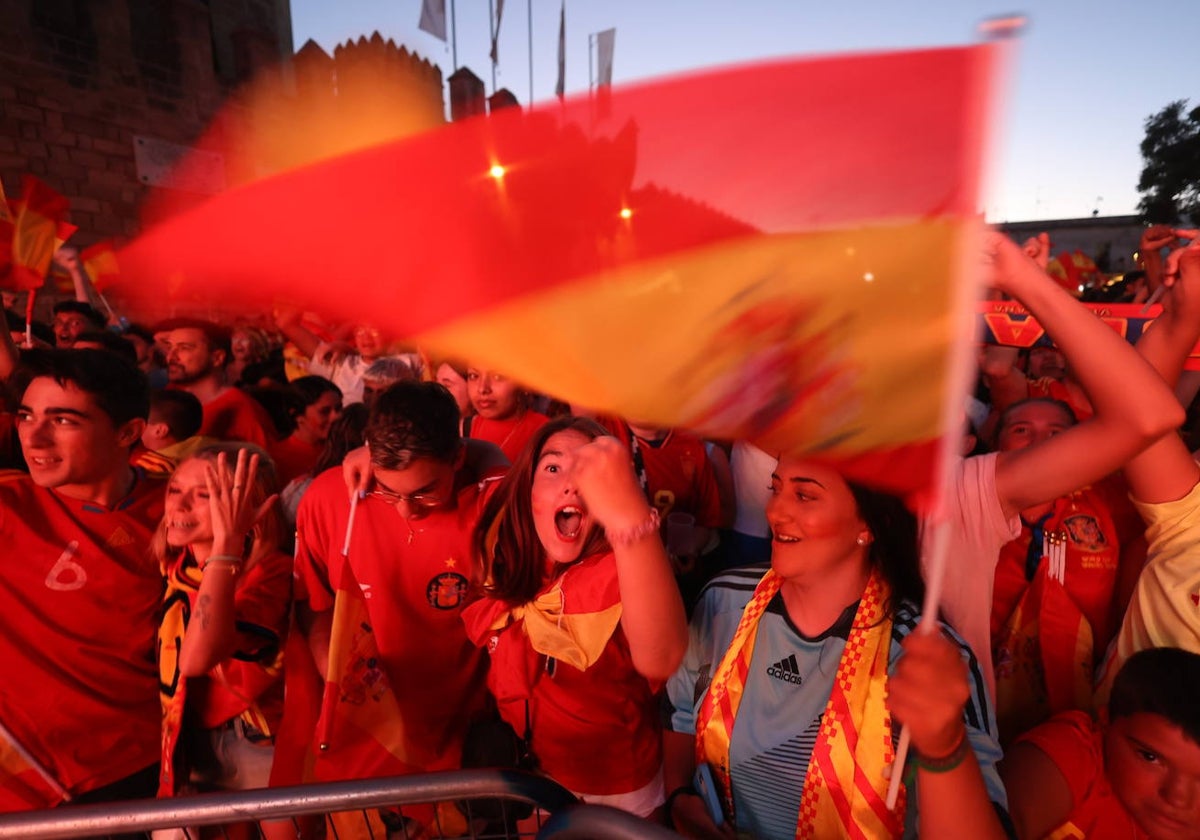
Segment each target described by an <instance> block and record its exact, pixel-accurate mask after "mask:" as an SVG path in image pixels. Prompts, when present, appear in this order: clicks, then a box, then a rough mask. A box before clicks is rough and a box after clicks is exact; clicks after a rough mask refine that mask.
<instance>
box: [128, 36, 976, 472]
mask: <svg viewBox="0 0 1200 840" xmlns="http://www.w3.org/2000/svg"><path fill="white" fill-rule="evenodd" d="M996 49H997V47H996V46H995V45H979V46H971V47H960V48H945V49H936V50H926V51H919V52H892V53H881V54H863V55H854V56H834V57H826V58H815V59H807V60H794V61H781V62H773V63H764V64H758V65H753V66H746V67H737V68H733V69H726V70H722V71H719V72H713V73H708V74H703V75H695V76H689V77H681V78H674V79H670V80H667V81H661V82H656V83H652V84H644V85H639V86H634V87H629V88H625V89H623V90H615V91H614V92H613V93H612V96H611V101H610V103H609V104H608V107H607V110H606V111H605V112H604V115H603V116H601V114H600V113H599V112H598V110H597V109H595V108H594V107H593V103H592V102H591V101H589V100H587V99H579V100H575V101H571V100H568V101H567V102H566V103H565V104H564V105H561V106H560V105H559V104H558V103H553V104H551V105H549V106H545V107H541V108H535V109H533V110H531V111H521V110H519V109H509V110H505V111H501V112H497V113H495V114H493V115H491V116H489V117H481V118H475V119H472V120H468V121H465V122H461V123H456V124H453V125H449V126H445V127H443V128H439V129H436V130H433V131H430V132H427V133H423V134H419V135H416V136H412V137H407V138H403V139H400V140H396V141H394V142H386V143H381V144H379V145H376V146H373V147H371V148H367V149H363V150H360V151H357V152H353V153H350V154H347V155H342V156H339V157H335V158H331V159H326V160H323V161H319V162H316V163H312V164H309V165H306V166H304V167H300V168H296V169H293V170H291V171H288V172H283V173H279V174H277V175H274V176H272V177H270V178H268V179H265V180H262V181H258V182H255V183H252V184H248V185H242V186H239V187H237V188H235V189H233V190H230V191H229V192H226V193H224V194H222V195H220V196H217V197H215V198H214V199H212V200H210V201H209V202H207V203H206V204H203V205H201V206H199V207H197V208H194V209H192V210H190V211H187V212H185V213H183V214H181V215H179V216H177V217H175V218H173V219H171V220H169V221H167V222H164V223H162V224H160V225H158V226H157V227H155V228H153V229H151V230H150V231H148V233H147V234H145V235H144V236H142V237H141V238H140V239H139V240H137V241H135V242H134V243H133V244H132V245H131V246H130V247H129V248H127V249H125V251H124V252H123V253H122V254H121V255H120V256H121V265H122V269H123V273H124V274H125V275H127V276H138V275H140V276H141V277H143V278H144V279H145V281H146V282H139V283H136V284H131V285H133V286H135V287H138V286H140V287H141V288H144V289H158V290H161V289H162V284H161V281H162V280H164V279H166V280H168V286H169V287H171V288H174V289H177V290H179V291H181V292H183V291H187V290H193V289H197V288H199V289H204V290H205V292H206V293H207V294H210V295H211V296H212V297H213V298H214V299H230V297H229V296H238V297H237V298H233V299H239V298H240V299H242V300H247V302H249V297H250V295H252V294H253V295H255V296H257V297H258V298H259V300H260V301H261V302H263V303H265V302H267V301H268V300H269V299H270V298H271V297H272V296H286V297H288V298H289V299H291V300H293V301H296V302H299V303H302V304H304V305H306V306H308V307H311V308H313V309H316V310H318V311H321V312H323V313H324V314H327V315H329V316H332V317H335V318H342V319H355V320H360V321H361V320H365V321H369V322H373V323H375V324H376V325H379V326H381V327H385V328H388V329H390V330H392V331H394V333H395V334H396V335H397V336H400V337H404V338H406V339H407V340H409V341H411V342H413V343H416V344H418V345H420V346H421V347H422V348H423V349H425V350H427V351H429V352H431V353H433V354H435V355H452V356H456V357H460V358H466V359H468V360H470V361H472V362H477V363H480V364H486V365H488V366H491V367H494V368H498V369H500V370H503V371H506V372H507V373H508V374H510V375H511V376H513V377H515V378H517V379H519V380H521V381H523V382H524V383H526V384H527V385H529V386H531V387H533V388H536V389H539V390H543V391H546V392H548V393H551V394H553V395H555V396H557V397H560V398H562V399H565V400H568V401H570V402H571V403H574V404H580V405H585V406H589V407H591V408H593V409H598V410H604V411H607V412H612V413H615V414H618V415H621V416H625V417H629V418H634V419H637V420H639V421H641V422H646V423H653V424H658V425H664V426H684V427H688V428H691V429H694V430H696V431H698V432H700V433H702V434H705V435H709V436H713V437H722V438H745V439H749V440H752V441H755V442H757V443H758V444H759V445H760V446H762V447H763V448H765V449H767V450H768V451H782V450H791V451H804V452H808V453H810V454H815V455H819V456H823V457H827V458H830V459H836V460H837V461H839V462H840V463H841V464H842V465H843V468H845V469H847V470H848V471H849V473H850V474H852V475H858V476H860V477H865V478H869V479H871V480H873V481H875V482H877V483H882V484H885V485H890V486H892V487H893V488H895V489H911V488H915V487H920V486H927V485H928V483H929V482H930V480H931V479H932V476H933V475H934V472H933V470H934V461H935V460H936V459H935V458H934V457H932V454H933V452H934V449H935V446H934V442H935V441H936V439H937V436H938V434H939V430H940V429H941V427H942V421H943V417H942V413H941V412H942V400H943V397H944V395H945V393H946V392H947V384H948V382H949V380H950V378H951V370H952V367H953V363H952V361H951V354H950V353H949V350H950V346H951V344H952V336H954V335H955V333H956V331H957V332H963V334H967V335H969V325H970V322H971V315H970V292H967V293H966V294H965V295H964V293H963V290H964V288H966V286H965V284H963V283H960V282H959V280H960V279H962V278H964V277H965V275H966V273H967V271H968V270H969V267H970V266H971V265H972V264H973V263H974V262H975V260H974V258H973V254H972V251H973V248H974V243H975V242H976V236H975V234H976V232H977V230H978V224H977V222H976V212H977V204H978V191H979V181H980V178H979V174H980V170H981V157H982V145H983V135H984V131H983V124H984V122H985V116H986V114H987V112H988V110H989V99H990V96H989V90H990V83H991V78H992V76H993V75H994V69H995V65H996V61H995V58H996ZM961 323H966V324H967V325H968V326H967V329H966V330H965V331H962V330H960V328H959V325H960V324H961Z"/></svg>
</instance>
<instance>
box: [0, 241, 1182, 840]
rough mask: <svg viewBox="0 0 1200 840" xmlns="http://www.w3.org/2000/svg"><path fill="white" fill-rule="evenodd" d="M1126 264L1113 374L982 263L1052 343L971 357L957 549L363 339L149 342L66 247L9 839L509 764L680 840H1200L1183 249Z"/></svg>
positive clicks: (172, 336) (188, 333) (28, 596)
mask: <svg viewBox="0 0 1200 840" xmlns="http://www.w3.org/2000/svg"><path fill="white" fill-rule="evenodd" d="M1189 242H1190V243H1191V244H1190V245H1189V244H1188V243H1189ZM1142 245H1143V247H1142V249H1141V253H1142V254H1143V255H1144V257H1145V265H1144V269H1145V274H1144V277H1143V278H1142V279H1140V280H1139V282H1138V284H1137V286H1136V288H1134V287H1133V286H1132V285H1131V287H1130V289H1129V294H1130V296H1133V295H1135V294H1136V295H1141V298H1140V299H1145V298H1147V297H1149V296H1151V295H1156V296H1158V297H1159V300H1160V302H1161V304H1162V307H1163V310H1162V314H1161V315H1160V316H1159V317H1158V319H1157V320H1156V322H1155V323H1154V325H1153V328H1151V329H1149V330H1147V331H1146V333H1145V334H1144V336H1143V337H1142V339H1141V340H1140V341H1139V342H1138V344H1137V345H1136V346H1133V345H1130V344H1128V343H1127V342H1126V341H1125V340H1124V339H1123V338H1122V337H1120V336H1118V335H1117V334H1116V333H1115V332H1114V331H1113V330H1111V329H1110V328H1109V327H1108V326H1107V325H1105V324H1104V323H1103V322H1102V321H1101V320H1100V319H1098V318H1096V317H1095V316H1094V315H1093V314H1092V313H1091V312H1089V311H1088V310H1086V309H1085V308H1084V307H1083V306H1081V304H1080V303H1079V302H1078V301H1077V300H1075V299H1074V298H1073V297H1072V296H1071V295H1070V294H1069V293H1068V292H1067V291H1065V290H1064V289H1063V288H1062V287H1061V286H1060V285H1058V284H1057V283H1056V282H1055V281H1054V280H1053V279H1052V278H1051V277H1050V276H1049V275H1047V274H1046V272H1045V267H1046V260H1047V257H1048V255H1049V242H1048V241H1047V240H1046V238H1045V237H1044V236H1043V237H1039V238H1036V239H1032V240H1030V241H1029V242H1027V243H1024V244H1023V245H1018V244H1016V243H1014V242H1012V241H1011V240H1009V239H1007V238H1005V237H1004V236H1002V235H1000V234H998V233H993V234H991V235H990V236H989V238H988V242H987V259H988V263H989V266H990V269H989V270H990V273H991V276H990V287H991V289H992V292H993V294H996V295H1003V296H1006V297H1009V298H1012V299H1015V300H1016V301H1018V302H1019V303H1021V304H1022V305H1023V306H1024V307H1025V308H1026V309H1027V310H1028V311H1029V312H1030V313H1031V314H1032V315H1033V316H1034V317H1036V318H1037V320H1038V322H1039V323H1040V324H1042V325H1043V326H1044V327H1045V329H1046V330H1047V332H1048V334H1049V336H1050V337H1051V338H1052V339H1053V345H1052V346H1046V347H1035V348H1033V349H1031V350H1027V351H1019V350H1018V349H1016V348H1008V347H999V346H988V347H981V348H980V351H979V358H980V365H979V377H978V382H977V388H976V390H975V392H974V393H973V394H970V395H968V394H964V395H963V399H964V410H963V415H962V424H963V425H962V429H961V432H962V446H961V450H962V455H963V457H962V458H961V459H960V460H958V461H957V462H956V463H955V465H954V469H953V470H952V475H953V481H952V484H951V486H950V487H949V488H948V489H947V497H946V500H945V505H944V508H943V511H942V514H941V515H937V516H935V514H934V513H933V512H932V511H929V510H922V509H917V508H915V507H914V506H913V505H910V504H907V503H906V501H905V500H902V499H899V498H896V497H894V496H891V495H888V494H886V493H882V492H880V491H878V490H876V489H872V488H870V487H866V486H863V485H861V484H859V483H858V482H856V481H852V480H848V479H847V478H846V477H844V476H843V475H842V474H841V473H840V472H839V471H838V469H837V466H836V464H829V463H824V462H820V461H816V460H812V459H810V458H804V457H799V456H796V455H793V454H790V453H775V452H763V451H762V450H760V449H758V448H757V447H755V446H753V445H752V444H751V443H749V442H746V441H711V440H703V439H701V438H700V437H698V436H696V435H694V434H692V433H690V432H689V431H687V430H685V429H670V428H659V427H656V426H653V425H651V424H648V423H646V422H645V421H644V420H641V419H640V418H620V417H612V416H604V415H597V414H596V413H595V412H592V411H590V410H588V408H587V407H584V406H572V405H568V404H566V403H564V402H562V401H560V400H558V399H556V398H555V396H554V395H549V394H538V393H534V392H531V391H530V390H529V389H527V388H525V387H523V386H522V384H521V383H519V382H516V381H514V380H513V379H512V378H510V377H508V376H507V375H506V374H505V372H504V371H498V370H493V369H490V368H489V367H488V366H486V365H482V364H479V363H477V362H476V360H472V359H443V358H431V357H429V356H428V355H427V354H425V353H424V352H422V350H421V348H415V347H405V346H402V345H400V344H399V343H397V342H396V341H395V340H394V337H393V336H389V335H387V334H386V333H385V332H383V331H381V330H380V329H379V328H377V327H376V326H374V325H372V324H371V323H369V322H363V323H356V324H344V325H335V326H332V327H331V326H330V325H327V324H324V323H322V322H321V321H320V320H319V318H317V317H315V316H314V315H313V314H312V313H301V312H299V311H296V310H293V309H288V308H283V307H280V308H278V309H276V310H275V311H274V312H272V313H271V314H270V317H266V316H264V315H263V314H261V313H246V317H245V318H242V319H237V320H235V321H233V322H231V323H216V322H212V321H207V320H201V319H194V318H174V319H170V320H167V321H163V322H160V323H156V324H153V325H140V324H129V323H128V322H125V321H122V320H120V319H118V318H117V317H116V316H115V315H114V314H113V313H111V312H106V311H105V310H106V307H101V306H99V304H98V301H97V300H96V299H95V297H94V294H93V293H92V292H91V291H90V290H89V284H88V278H87V276H86V273H85V272H84V270H83V268H82V266H81V265H80V263H79V260H78V256H77V255H76V254H75V253H74V252H73V251H72V250H71V249H69V248H62V249H60V250H59V252H58V254H57V255H56V260H57V261H58V262H59V263H60V265H61V266H62V268H63V269H64V270H65V271H66V272H67V273H69V274H70V275H71V276H72V278H73V282H74V286H75V288H76V291H77V294H76V299H75V300H71V301H65V302H62V303H59V304H57V305H56V306H55V307H54V313H53V321H52V323H50V324H33V325H31V326H30V328H28V329H27V326H26V324H25V319H24V317H23V316H21V315H17V314H16V313H15V312H14V311H13V308H14V307H15V306H16V305H17V303H18V301H16V300H15V299H13V297H12V296H11V295H8V294H7V293H6V298H5V301H4V302H5V307H6V314H7V315H8V320H9V327H10V330H9V331H6V332H4V333H3V336H4V340H3V342H0V377H3V391H4V393H3V397H4V408H5V411H4V413H3V414H0V466H2V467H4V468H5V471H4V472H0V541H3V543H4V544H5V546H6V548H5V551H4V560H3V565H4V570H3V572H2V573H0V660H3V661H4V662H5V663H6V672H7V676H6V678H5V680H4V681H3V684H2V685H0V724H3V730H0V747H4V748H6V749H3V750H0V754H2V755H3V756H4V758H3V759H0V766H2V769H3V770H4V773H3V774H2V775H0V810H5V811H13V810H25V809H32V808H45V807H53V806H58V805H60V804H63V803H68V802H71V803H78V802H88V801H91V802H95V801H114V800H119V799H129V798H137V797H142V796H154V795H158V796H163V797H169V796H178V795H185V794H188V793H192V792H196V791H203V790H243V789H249V788H259V787H266V786H276V785H283V784H294V783H301V782H305V781H331V780H339V779H363V778H372V777H377V776H384V775H393V774H402V773H417V772H426V771H432V770H442V769H452V768H458V767H462V766H496V765H504V766H520V767H522V768H524V769H533V770H536V771H538V772H542V773H545V774H547V775H549V776H550V777H552V778H553V779H555V780H556V781H558V782H560V783H561V784H562V785H564V786H565V787H566V788H568V789H569V790H570V791H572V792H573V793H575V794H576V795H578V796H579V797H580V798H582V799H584V800H586V801H589V802H599V803H603V804H609V805H614V806H616V807H619V808H622V809H625V810H627V811H630V812H632V813H635V814H638V815H640V816H643V817H646V818H647V819H655V820H660V821H666V822H667V824H668V825H671V826H673V827H674V828H675V829H676V830H678V831H680V832H681V833H683V834H685V835H687V836H693V837H714V838H715V837H729V836H732V832H733V830H736V831H738V832H743V833H745V834H746V835H748V836H753V837H762V838H774V837H793V836H814V837H835V836H866V837H900V836H916V835H918V834H919V835H920V836H925V837H956V836H965V835H964V833H963V831H962V827H963V826H971V829H970V831H969V834H970V836H989V837H990V836H995V837H1003V836H1016V837H1019V838H1022V840H1024V838H1042V837H1055V838H1061V837H1102V838H1107V837H1112V838H1117V837H1138V838H1140V837H1153V838H1167V837H1200V703H1198V702H1197V698H1198V697H1200V466H1198V465H1197V462H1196V461H1195V459H1194V458H1193V456H1192V453H1191V450H1192V449H1193V448H1194V447H1195V446H1196V443H1194V442H1193V441H1192V440H1191V438H1190V436H1189V435H1188V434H1187V417H1188V413H1189V409H1191V408H1192V407H1193V404H1194V403H1195V402H1196V394H1197V391H1198V390H1200V374H1197V373H1194V372H1192V371H1186V370H1185V369H1184V368H1185V365H1186V362H1187V360H1188V357H1189V355H1190V353H1191V352H1192V350H1193V348H1194V347H1195V346H1196V344H1197V340H1198V339H1200V239H1198V238H1197V234H1196V232H1195V231H1189V230H1171V229H1168V228H1163V227H1154V228H1150V229H1148V230H1147V231H1146V233H1145V236H1144V238H1143V243H1142ZM893 398H894V399H896V400H902V399H904V395H903V394H900V393H897V394H895V395H894V397H893ZM1181 429H1182V430H1183V432H1184V433H1183V434H1181ZM935 543H940V544H941V545H942V546H943V548H944V549H945V550H946V551H947V557H948V560H947V569H946V572H945V579H944V585H943V590H942V591H943V595H942V598H941V601H940V603H939V605H938V613H937V615H930V616H924V615H923V613H922V609H923V599H924V595H925V591H926V585H927V580H926V566H927V563H928V561H929V558H930V557H931V556H932V554H933V551H934V545H935ZM927 630H931V631H932V632H926V631H927ZM902 726H903V727H906V728H907V729H908V731H909V734H910V736H911V746H912V752H911V753H910V755H909V757H908V759H907V762H906V763H905V765H904V768H903V770H901V768H900V765H899V763H898V762H897V754H898V750H897V743H898V739H899V734H900V730H901V727H902ZM894 772H895V773H899V772H903V773H904V777H903V784H902V785H901V786H900V791H901V792H900V797H899V803H898V804H897V805H896V806H895V807H889V806H888V805H887V803H886V800H887V789H888V787H889V782H890V781H891V777H892V775H893V773H894ZM473 818H474V819H475V821H476V822H477V823H478V822H480V821H486V818H484V817H479V816H478V815H475V816H474V817H473ZM506 818H509V819H512V818H514V817H513V815H512V814H511V813H508V814H506V815H504V816H497V817H496V819H497V820H500V821H501V822H502V821H503V820H504V819H506ZM372 819H373V820H377V821H378V827H379V829H380V830H381V831H386V832H388V833H389V836H399V837H405V836H408V837H419V836H423V835H422V833H423V832H432V831H433V828H432V827H433V826H435V825H436V826H437V827H438V830H439V831H441V832H442V833H443V834H445V835H446V836H454V835H455V833H456V832H457V833H466V832H468V831H470V830H478V829H479V828H480V825H478V824H476V825H472V824H471V821H470V818H469V816H468V814H466V813H464V812H462V811H460V810H458V809H457V808H456V807H455V806H454V805H453V804H452V803H440V804H432V805H430V806H429V807H428V809H426V810H422V809H415V810H406V811H405V816H404V817H403V818H401V817H399V816H398V815H397V814H395V813H392V812H390V811H388V810H386V809H385V810H383V811H380V812H378V813H377V814H373V815H372ZM263 828H264V830H265V831H268V832H271V831H272V830H275V829H273V828H272V826H270V825H265V826H264V827H263ZM276 828H277V827H276ZM303 830H304V831H306V832H311V833H312V834H313V836H317V835H319V834H320V833H321V832H322V831H329V832H330V833H331V836H332V832H333V831H336V830H337V827H336V823H333V824H331V826H330V827H329V828H325V827H324V826H323V825H322V824H321V823H320V822H319V821H318V822H317V823H316V824H314V825H308V826H305V827H303ZM286 831H287V832H291V834H292V836H294V832H295V829H293V828H291V827H289V828H287V829H286ZM280 836H282V835H280Z"/></svg>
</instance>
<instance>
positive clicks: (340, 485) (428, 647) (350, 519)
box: [296, 382, 493, 781]
mask: <svg viewBox="0 0 1200 840" xmlns="http://www.w3.org/2000/svg"><path fill="white" fill-rule="evenodd" d="M366 440H367V447H368V449H369V451H370V459H371V471H372V480H373V489H372V490H371V491H370V492H368V493H366V494H365V496H363V497H362V498H361V499H359V500H358V501H357V502H356V503H355V504H354V505H351V503H350V501H349V499H348V498H347V496H348V494H347V491H346V487H345V484H344V482H343V477H342V474H341V471H339V470H329V471H327V472H325V473H323V474H322V475H320V476H318V477H317V478H316V479H315V480H314V481H313V483H312V486H311V487H310V488H309V490H308V492H307V493H306V494H305V495H304V499H303V500H302V501H301V503H300V508H299V511H298V514H297V523H296V527H297V550H296V598H297V601H298V603H299V607H300V617H301V621H302V624H303V625H304V626H305V628H306V629H307V631H308V636H309V641H310V647H311V649H312V651H313V655H314V658H315V660H316V663H317V668H318V670H320V671H321V672H322V674H323V675H324V676H325V678H326V693H325V703H324V704H323V708H322V710H321V713H320V722H319V723H318V725H317V727H316V732H317V742H318V744H319V745H320V749H319V751H318V752H317V756H316V764H315V771H314V772H315V776H316V778H317V779H318V780H322V781H326V780H334V779H345V778H363V777H372V776H382V775H390V774H396V773H406V772H420V771H426V770H437V769H448V768H454V767H458V766H459V763H460V756H461V752H462V742H463V737H464V735H465V734H466V730H467V727H468V726H469V724H470V723H471V722H472V720H473V719H476V718H478V717H479V715H480V713H481V712H482V711H483V707H484V694H485V690H484V673H485V669H486V660H485V658H484V656H483V653H482V651H480V650H479V649H478V648H477V647H475V646H474V645H473V644H472V643H471V642H470V641H469V640H468V639H467V635H466V629H465V627H464V625H463V623H462V620H461V618H460V616H459V613H460V612H461V609H462V605H463V603H464V601H465V599H466V595H467V592H468V589H469V588H470V587H471V586H472V585H474V584H476V583H478V582H479V574H478V572H477V569H476V567H475V564H474V563H473V561H472V551H471V545H470V541H471V532H472V529H473V528H474V526H475V522H476V520H477V518H478V516H479V511H480V509H481V507H482V503H483V499H484V496H485V495H486V493H487V491H488V490H489V489H490V487H491V486H492V485H493V482H490V481H484V482H476V480H475V476H474V474H473V472H472V471H470V470H469V469H464V466H463V465H464V447H463V442H462V440H461V438H460V437H459V432H458V406H457V404H456V403H455V401H454V398H453V397H451V396H450V394H449V392H448V391H446V389H445V388H443V387H442V386H441V385H438V384H436V383H431V382H399V383H397V384H395V385H393V386H392V387H390V388H389V389H388V390H387V391H385V392H384V393H383V394H381V395H380V396H379V398H378V400H377V401H376V403H375V405H374V406H373V408H372V410H371V417H370V420H369V421H368V424H367V429H366ZM348 615H354V616H355V618H354V619H353V620H352V621H348V620H346V619H345V618H344V616H348ZM331 638H332V639H333V640H334V642H333V644H332V645H331V642H330V640H331ZM339 640H340V642H339ZM311 733H312V729H311V728H310V729H309V734H311Z"/></svg>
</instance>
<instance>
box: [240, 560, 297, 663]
mask: <svg viewBox="0 0 1200 840" xmlns="http://www.w3.org/2000/svg"><path fill="white" fill-rule="evenodd" d="M291 603H292V558H291V557H289V556H288V555H286V554H284V553H283V552H281V551H275V552H272V553H271V554H269V555H267V556H266V557H264V558H262V559H261V560H260V561H259V562H258V563H256V564H255V565H254V566H252V567H251V568H250V571H249V572H247V573H246V578H245V580H244V581H243V582H242V583H241V585H240V586H239V587H238V589H237V593H236V594H235V595H234V599H233V608H234V620H235V621H236V623H237V629H238V632H239V633H240V634H241V642H240V644H239V647H240V648H241V649H240V651H239V656H238V658H243V657H244V658H247V659H255V658H257V655H258V654H259V653H260V652H261V651H263V650H265V649H267V648H274V649H277V648H278V643H279V641H280V640H282V639H283V638H284V637H285V636H286V635H287V629H288V613H289V607H290V606H291Z"/></svg>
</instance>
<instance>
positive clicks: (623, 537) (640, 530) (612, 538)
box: [604, 507, 662, 547]
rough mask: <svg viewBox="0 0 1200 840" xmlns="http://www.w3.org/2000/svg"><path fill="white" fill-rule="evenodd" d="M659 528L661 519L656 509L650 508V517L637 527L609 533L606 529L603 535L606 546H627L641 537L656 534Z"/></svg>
mask: <svg viewBox="0 0 1200 840" xmlns="http://www.w3.org/2000/svg"><path fill="white" fill-rule="evenodd" d="M661 526H662V517H660V516H659V515H658V508H654V507H652V508H650V515H649V516H647V517H646V518H645V519H644V520H643V521H642V522H641V523H639V524H638V525H634V526H633V527H632V528H625V529H624V530H621V531H610V530H608V529H607V528H606V529H605V530H604V535H605V536H606V537H608V544H609V545H611V546H614V547H615V546H627V545H630V544H632V543H635V542H637V541H638V540H640V539H642V538H643V537H648V536H650V535H651V534H654V533H657V532H658V529H659V528H660V527H661Z"/></svg>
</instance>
